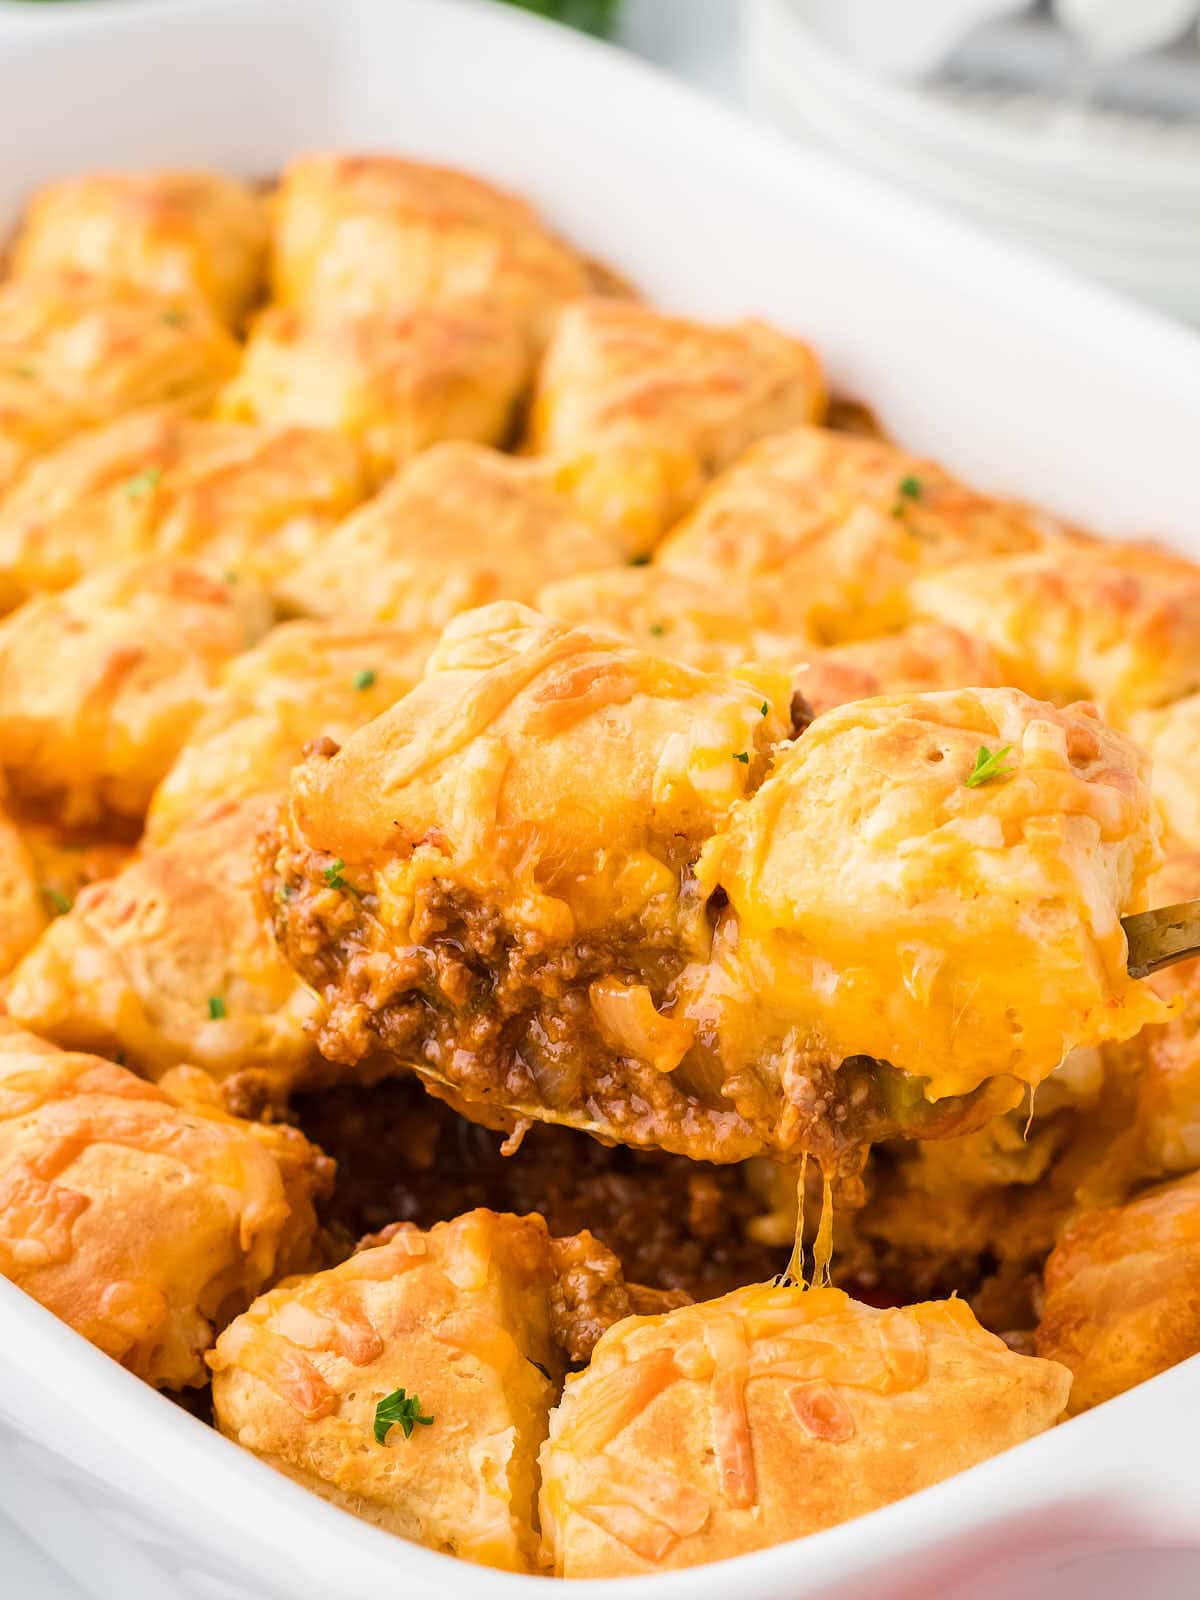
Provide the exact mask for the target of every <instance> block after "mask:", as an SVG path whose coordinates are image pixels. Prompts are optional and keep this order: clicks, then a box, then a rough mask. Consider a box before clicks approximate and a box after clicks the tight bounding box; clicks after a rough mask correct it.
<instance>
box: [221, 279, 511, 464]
mask: <svg viewBox="0 0 1200 1600" xmlns="http://www.w3.org/2000/svg"><path fill="white" fill-rule="evenodd" d="M528 375H529V358H528V353H527V351H526V348H525V343H524V340H523V338H522V336H521V333H520V330H519V329H517V328H516V327H514V325H513V323H512V322H511V321H509V320H507V319H506V318H505V317H504V316H503V315H502V314H501V312H500V311H499V310H498V309H497V308H496V307H494V306H492V305H488V304H483V303H479V302H471V303H469V304H463V305H461V306H455V307H453V308H450V309H442V308H431V309H427V310H421V311H414V312H408V313H403V314H400V315H386V316H384V315H378V316H374V317H359V318H353V319H352V318H349V317H342V316H339V315H337V314H336V313H335V312H334V311H327V312H326V311H320V312H317V311H308V310H304V309H301V308H294V307H286V306H275V307H272V308H271V309H270V310H268V311H265V312H264V313H263V314H262V316H260V317H259V318H258V320H257V321H256V322H255V324H254V328H253V330H252V332H251V335H250V341H249V343H248V344H247V346H246V354H245V360H244V361H243V363H242V369H241V371H240V372H239V373H238V375H237V377H236V378H235V379H234V380H233V382H232V383H231V384H229V386H228V387H227V388H226V389H225V391H224V393H223V394H222V396H221V399H220V402H219V404H218V412H219V414H220V415H221V416H223V417H226V418H228V419H229V420H231V421H233V422H257V423H262V424H265V425H268V426H271V427H284V426H288V425H301V426H307V427H313V428H332V429H335V430H337V431H339V432H341V433H344V434H346V435H347V436H348V437H349V438H351V439H352V440H354V441H355V443H356V444H358V445H359V446H360V448H361V450H362V452H363V457H364V460H365V462H366V465H367V471H368V473H369V475H370V477H371V479H372V481H373V482H374V483H376V484H379V483H382V482H383V480H384V479H385V478H387V477H388V476H390V474H391V473H393V472H394V471H395V470H396V468H397V467H399V466H401V465H402V464H403V463H404V462H405V461H407V460H408V458H409V457H410V456H414V455H416V454H417V453H418V451H421V450H425V449H427V448H428V447H429V446H430V445H431V444H436V443H437V442H438V440H439V439H474V440H477V441H478V442H479V443H481V444H503V443H504V441H505V440H506V438H507V437H508V435H509V433H510V431H511V429H512V425H513V420H514V416H515V411H516V406H517V402H518V401H519V399H520V398H521V395H522V392H523V391H524V388H525V385H526V381H527V378H528Z"/></svg>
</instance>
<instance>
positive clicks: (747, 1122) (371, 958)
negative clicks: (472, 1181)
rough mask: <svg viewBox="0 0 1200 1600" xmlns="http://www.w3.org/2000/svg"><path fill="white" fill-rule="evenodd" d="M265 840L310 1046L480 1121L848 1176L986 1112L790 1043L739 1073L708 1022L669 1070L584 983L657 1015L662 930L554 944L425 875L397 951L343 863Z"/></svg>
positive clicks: (661, 999)
mask: <svg viewBox="0 0 1200 1600" xmlns="http://www.w3.org/2000/svg"><path fill="white" fill-rule="evenodd" d="M264 849H265V853H266V855H267V858H268V872H267V877H266V890H267V894H268V897H269V900H270V902H271V904H272V907H273V912H274V919H275V928H276V936H277V938H278V941H279V943H280V946H281V948H282V950H283V952H284V954H285V956H286V957H287V959H288V960H289V961H290V962H291V964H292V965H293V966H294V967H295V968H296V970H297V971H298V972H299V973H300V975H301V976H302V977H303V978H304V979H305V980H306V982H308V983H309V984H311V985H312V987H313V988H314V989H316V990H317V992H318V993H319V994H320V996H321V998H322V1001H323V1003H324V1013H323V1018H322V1022H321V1024H320V1027H319V1029H318V1033H317V1045H318V1048H319V1050H320V1051H321V1053H322V1055H323V1056H325V1057H326V1058H327V1059H328V1060H329V1061H332V1062H336V1063H340V1064H342V1065H346V1066H352V1067H354V1068H356V1069H357V1070H363V1069H364V1065H366V1066H368V1067H369V1070H370V1071H371V1072H372V1073H373V1074H374V1075H378V1073H379V1071H380V1064H381V1062H387V1061H391V1062H392V1063H394V1068H395V1069H396V1070H406V1069H407V1070H412V1071H416V1072H417V1073H419V1074H420V1075H421V1076H422V1078H423V1079H424V1080H425V1082H426V1083H427V1085H428V1086H429V1087H430V1088H431V1089H433V1091H434V1092H435V1093H437V1094H440V1095H442V1096H444V1097H445V1098H447V1099H449V1100H450V1102H451V1103H452V1104H453V1105H455V1106H456V1107H457V1108H459V1109H462V1110H466V1111H467V1113H468V1114H469V1115H471V1116H473V1117H476V1118H477V1119H478V1120H480V1121H484V1122H486V1123H488V1124H489V1125H490V1126H493V1127H505V1128H508V1129H512V1128H514V1127H516V1126H518V1125H519V1124H520V1123H521V1122H522V1121H524V1120H533V1121H551V1122H554V1121H561V1122H565V1123H569V1124H570V1125H572V1126H574V1127H579V1128H583V1129H586V1130H588V1131H590V1132H592V1133H595V1134H596V1135H598V1136H600V1137H604V1138H612V1139H617V1140H620V1141H621V1142H622V1143H626V1144H631V1145H635V1146H638V1147H643V1148H656V1149H662V1150H667V1151H670V1152H672V1153H675V1154H679V1155H686V1156H690V1157H692V1158H693V1159H697V1160H704V1159H710V1160H715V1161H722V1162H724V1161H731V1162H732V1161H740V1160H743V1159H745V1158H747V1157H749V1156H752V1155H756V1154H759V1153H762V1152H768V1153H772V1154H774V1155H777V1156H779V1157H781V1158H785V1159H795V1158H798V1157H799V1155H800V1154H801V1153H802V1152H804V1151H808V1152H810V1153H811V1154H813V1155H815V1156H816V1157H817V1158H818V1160H819V1161H820V1162H821V1165H822V1167H823V1168H824V1169H825V1170H826V1171H827V1172H829V1173H830V1174H836V1175H838V1176H846V1175H850V1174H854V1173H856V1172H858V1171H859V1170H860V1169H861V1166H862V1163H863V1160H864V1159H865V1155H866V1150H867V1148H868V1147H869V1146H870V1145H871V1144H872V1143H874V1142H876V1141H878V1140H880V1139H884V1138H888V1137H893V1136H895V1135H897V1134H904V1135H909V1136H911V1135H916V1136H922V1137H945V1136H947V1135H948V1134H953V1133H958V1132H964V1131H967V1130H968V1129H969V1128H970V1127H974V1126H978V1125H979V1121H980V1120H982V1117H983V1115H984V1114H986V1111H987V1109H988V1108H987V1106H986V1104H985V1102H986V1099H987V1095H986V1092H985V1091H976V1094H975V1095H974V1096H967V1097H963V1098H961V1099H947V1100H943V1101H940V1102H938V1103H937V1105H936V1106H934V1105H931V1104H930V1103H929V1102H928V1101H926V1100H925V1099H924V1096H923V1094H922V1093H921V1085H920V1082H919V1081H918V1080H916V1079H912V1078H909V1077H908V1076H907V1074H904V1073H899V1072H896V1071H895V1070H894V1069H892V1068H890V1067H888V1066H887V1065H886V1064H884V1063H880V1062H877V1061H874V1060H873V1059H872V1058H870V1057H867V1056H853V1057H850V1058H849V1059H847V1060H846V1061H840V1060H837V1061H835V1060H830V1059H828V1058H827V1057H825V1056H822V1055H821V1054H820V1053H819V1052H800V1053H796V1052H795V1051H794V1050H791V1051H790V1054H789V1055H788V1058H787V1059H784V1058H783V1057H782V1056H780V1057H779V1059H775V1058H772V1059H770V1060H763V1061H757V1060H755V1059H753V1057H748V1058H747V1059H746V1060H745V1061H744V1062H741V1063H740V1064H739V1065H738V1066H737V1067H736V1068H735V1067H733V1066H732V1065H731V1064H730V1063H729V1062H728V1061H727V1060H726V1059H724V1057H723V1054H722V1049H721V1043H720V1040H719V1039H717V1038H716V1037H708V1036H706V1033H705V1030H704V1029H701V1030H700V1031H699V1033H698V1034H697V1037H696V1040H695V1042H694V1044H693V1046H692V1048H691V1049H690V1050H689V1051H688V1053H687V1055H686V1057H685V1058H684V1060H683V1061H682V1062H681V1063H680V1065H679V1066H678V1067H677V1068H676V1069H675V1070H674V1071H670V1072H667V1071H661V1070H659V1069H658V1068H657V1067H656V1066H655V1065H653V1064H652V1063H650V1062H648V1061H644V1060H641V1059H638V1058H637V1057H634V1056H630V1055H627V1054H622V1053H620V1052H619V1050H617V1049H615V1048H614V1047H613V1045H612V1043H611V1042H610V1041H609V1040H607V1039H606V1038H605V1037H604V1035H603V1034H602V1032H601V1029H600V1024H599V1023H598V1021H597V1017H596V1014H595V1011H594V1009H593V1006H592V1003H591V1000H590V998H589V985H590V984H591V983H592V982H593V981H594V980H596V979H600V978H603V979H613V978H615V979H617V980H620V981H625V982H628V983H631V984H642V985H645V986H646V988H647V989H648V990H649V992H650V995H651V998H652V1000H653V1002H654V1004H655V1006H656V1008H657V1009H659V1010H660V1011H665V1012H667V1013H669V1010H670V996H671V993H672V986H673V984H674V982H675V980H676V979H677V978H678V976H679V974H680V972H681V970H682V968H683V966H684V964H685V960H686V953H685V949H684V941H683V938H682V935H681V933H680V931H679V930H678V929H676V928H675V927H674V926H672V925H671V924H669V923H668V924H667V925H666V926H665V927H661V926H660V927H655V928H653V929H651V928H649V927H647V926H643V925H642V924H640V923H637V922H632V923H629V924H627V925H625V926H624V927H621V928H618V929H615V930H613V932H612V933H611V934H610V935H609V936H608V937H597V936H587V937H582V938H580V939H577V940H575V941H574V942H573V943H571V944H569V945H558V944H550V943H548V942H547V940H546V939H545V938H544V937H543V936H542V935H540V934H538V933H536V932H534V931H533V930H530V929H527V928H518V927H515V926H514V925H512V924H511V923H509V922H507V921H506V920H505V919H504V918H503V917H502V916H501V915H500V914H499V913H498V912H497V911H496V910H495V908H493V907H490V906H487V905H484V904H481V903H479V902H478V901H476V900H474V899H473V898H472V897H470V896H469V895H467V894H466V893H465V892H464V891H463V890H461V889H460V888H458V887H456V886H448V885H445V884H442V883H440V882H439V881H438V880H437V879H436V878H434V879H432V880H430V881H429V882H428V883H427V884H426V885H424V886H423V887H422V888H421V889H420V890H419V891H418V896H417V904H416V908H415V912H414V915H413V918H412V928H411V933H412V937H413V939H414V941H415V942H413V943H411V944H407V945H403V946H397V945H394V944H393V943H392V942H391V940H390V937H389V934H388V930H387V929H386V928H385V927H384V926H383V925H382V923H381V922H380V920H379V917H378V910H379V907H378V902H377V901H376V899H375V896H374V895H373V893H372V892H371V890H370V888H369V887H368V885H367V883H366V882H363V883H362V884H357V883H355V881H354V873H353V869H352V868H350V867H347V866H344V865H343V863H341V862H340V861H335V860H333V859H332V858H331V857H329V856H328V854H327V853H326V852H323V851H316V850H311V849H308V848H305V847H294V846H292V845H291V844H289V843H284V845H283V847H282V848H279V841H278V839H276V840H275V841H274V842H272V841H270V840H268V841H267V842H266V843H265V846H264ZM714 898H716V897H714ZM710 909H711V908H710ZM715 914H718V915H719V914H724V913H722V912H720V911H719V909H718V910H717V912H716V913H715ZM766 1048H768V1049H773V1048H774V1047H773V1046H770V1045H767V1046H766ZM780 1048H783V1047H782V1046H781V1047H780ZM789 1050H790V1047H789Z"/></svg>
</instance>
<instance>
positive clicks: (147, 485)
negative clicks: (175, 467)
mask: <svg viewBox="0 0 1200 1600" xmlns="http://www.w3.org/2000/svg"><path fill="white" fill-rule="evenodd" d="M162 474H163V469H162V468H161V467H147V468H146V470H145V472H139V473H138V474H137V476H136V477H133V478H130V479H129V480H128V481H127V482H126V484H125V493H126V494H127V495H128V496H129V498H130V499H131V500H144V499H145V498H146V496H147V495H148V494H150V493H151V492H152V491H153V490H154V489H156V488H157V487H158V480H159V479H160V478H161V477H162Z"/></svg>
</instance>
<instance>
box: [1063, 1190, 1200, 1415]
mask: <svg viewBox="0 0 1200 1600" xmlns="http://www.w3.org/2000/svg"><path fill="white" fill-rule="evenodd" d="M1198 1274H1200V1172H1193V1173H1190V1174H1189V1175H1188V1176H1187V1177H1184V1178H1177V1179H1175V1181H1174V1182H1172V1183H1166V1184H1163V1185H1161V1187H1159V1188H1157V1189H1151V1190H1149V1191H1147V1192H1146V1193H1145V1194H1142V1195H1140V1196H1139V1197H1138V1198H1137V1199H1135V1200H1131V1201H1130V1202H1129V1203H1128V1204H1127V1205H1124V1206H1113V1207H1109V1208H1106V1209H1102V1210H1097V1211H1085V1212H1082V1213H1081V1214H1080V1215H1079V1216H1078V1217H1076V1218H1074V1219H1073V1220H1072V1221H1071V1222H1070V1223H1069V1224H1068V1225H1067V1227H1066V1228H1065V1229H1064V1230H1063V1233H1062V1236H1061V1238H1060V1239H1059V1241H1058V1244H1057V1245H1056V1246H1055V1248H1054V1250H1053V1251H1052V1253H1051V1255H1050V1258H1049V1260H1048V1261H1047V1262H1046V1270H1045V1275H1044V1305H1043V1310H1042V1318H1041V1321H1040V1323H1039V1324H1038V1330H1037V1349H1038V1353H1039V1354H1040V1355H1043V1356H1046V1357H1048V1358H1049V1359H1050V1360H1053V1361H1061V1362H1062V1363H1063V1365H1064V1366H1067V1367H1069V1368H1070V1369H1071V1372H1072V1374H1073V1375H1074V1381H1073V1383H1072V1385H1071V1405H1070V1410H1071V1413H1072V1414H1073V1415H1074V1414H1076V1413H1078V1412H1080V1411H1087V1410H1089V1409H1090V1408H1091V1407H1092V1406H1096V1405H1099V1404H1100V1403H1101V1402H1102V1401H1104V1400H1111V1399H1112V1398H1113V1396H1114V1395H1118V1394H1123V1393H1124V1392H1125V1390H1127V1389H1132V1388H1133V1386H1134V1385H1135V1384H1138V1383H1144V1382H1145V1381H1146V1379H1147V1378H1152V1377H1154V1376H1155V1374H1156V1373H1159V1372H1164V1371H1165V1370H1166V1369H1167V1368H1168V1367H1173V1366H1175V1365H1176V1363H1177V1362H1180V1361H1186V1360H1187V1358H1188V1357H1189V1356H1193V1355H1196V1354H1198V1353H1200V1298H1198V1297H1197V1294H1196V1281H1197V1275H1198Z"/></svg>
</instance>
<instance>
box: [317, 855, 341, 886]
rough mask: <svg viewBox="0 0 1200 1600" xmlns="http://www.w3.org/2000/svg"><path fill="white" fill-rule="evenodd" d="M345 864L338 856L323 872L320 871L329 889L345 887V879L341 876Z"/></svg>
mask: <svg viewBox="0 0 1200 1600" xmlns="http://www.w3.org/2000/svg"><path fill="white" fill-rule="evenodd" d="M345 865H346V863H345V862H344V861H343V860H342V858H341V856H339V857H338V858H337V860H336V861H335V862H334V863H333V865H332V866H329V867H326V868H325V870H324V872H322V874H321V876H322V877H323V878H324V879H325V882H326V884H327V885H328V887H329V888H330V889H344V888H346V880H345V878H343V877H342V871H343V869H344V867H345Z"/></svg>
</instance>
